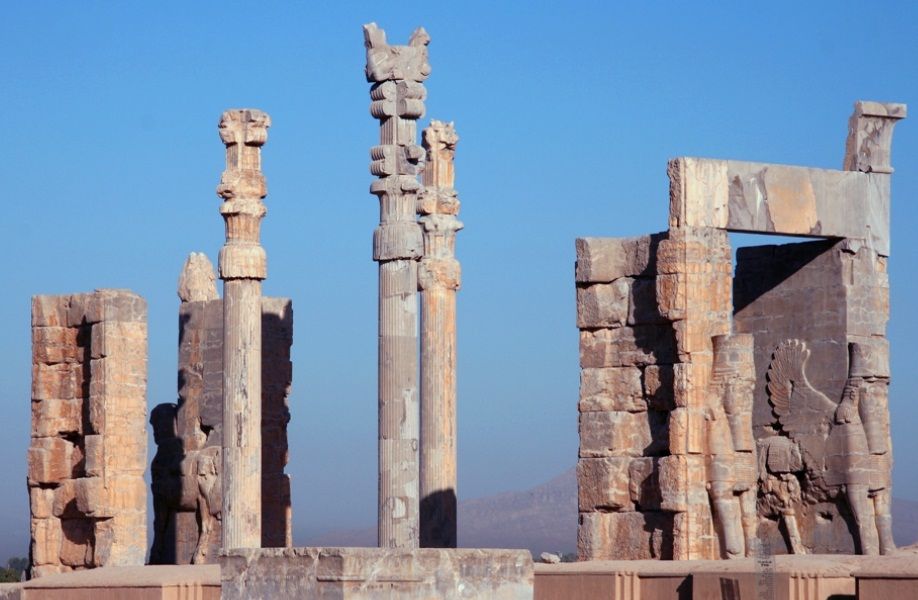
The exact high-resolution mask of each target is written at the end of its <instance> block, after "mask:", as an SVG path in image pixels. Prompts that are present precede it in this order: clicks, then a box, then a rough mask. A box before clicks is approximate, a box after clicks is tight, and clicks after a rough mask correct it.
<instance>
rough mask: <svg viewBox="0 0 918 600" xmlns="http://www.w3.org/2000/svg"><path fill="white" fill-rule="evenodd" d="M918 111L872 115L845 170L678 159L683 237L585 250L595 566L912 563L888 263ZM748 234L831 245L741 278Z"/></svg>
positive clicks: (587, 513) (585, 381)
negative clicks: (736, 237)
mask: <svg viewBox="0 0 918 600" xmlns="http://www.w3.org/2000/svg"><path fill="white" fill-rule="evenodd" d="M904 116H905V107H904V106H903V105H892V104H887V105H882V104H878V103H870V102H859V103H858V104H857V105H856V106H855V114H854V115H853V116H852V119H851V122H850V124H849V138H848V143H847V155H846V159H845V169H846V170H845V171H831V170H820V169H809V168H802V167H789V166H783V165H771V164H760V163H745V162H738V161H721V160H708V159H695V158H680V159H676V160H674V161H671V162H670V165H669V175H670V229H669V230H668V231H667V232H665V233H661V234H655V235H650V236H643V237H635V238H624V239H600V238H584V239H580V240H578V241H577V247H576V248H577V265H576V283H577V326H578V328H579V329H580V366H581V391H580V402H579V404H578V408H579V411H580V442H581V443H580V461H579V464H578V480H579V485H580V492H579V502H580V530H579V554H580V558H581V559H593V560H596V559H602V558H629V559H634V558H651V557H654V558H656V557H660V556H664V555H668V556H672V557H673V558H677V559H715V558H736V559H738V558H741V557H744V556H751V555H753V554H754V553H755V552H757V551H759V548H760V546H761V545H762V544H764V545H765V546H766V547H771V548H772V549H775V550H774V551H777V552H789V553H798V554H799V553H805V552H806V553H809V552H830V553H840V552H848V553H850V552H855V551H857V552H860V553H864V554H877V553H882V554H888V553H890V552H892V551H893V550H894V544H893V541H892V529H891V522H890V510H889V505H890V500H889V498H890V495H889V494H890V467H891V464H892V462H891V461H892V458H891V443H890V439H889V412H888V400H887V395H888V384H889V356H888V353H889V351H888V343H887V342H886V339H885V333H886V321H887V319H888V314H889V309H888V303H889V291H888V287H889V284H888V277H887V274H886V262H887V255H888V253H889V177H890V175H889V174H890V173H891V171H892V168H891V167H890V166H889V151H890V144H891V134H892V127H893V125H894V123H895V121H896V120H897V119H899V118H902V117H904ZM729 230H737V231H752V232H759V233H776V234H785V235H788V234H790V235H808V236H819V237H826V238H830V239H827V240H822V241H818V242H809V243H802V244H792V245H787V246H778V247H775V246H763V247H756V248H746V249H740V250H739V252H738V254H737V270H736V277H735V280H734V278H733V277H732V276H731V275H732V273H731V271H732V265H731V248H730V245H729V241H728V238H727V231H729ZM638 461H641V462H638ZM660 515H665V516H666V519H667V520H663V519H661V518H660ZM642 519H648V520H653V523H654V525H650V524H649V523H646V524H644V525H643V526H642V525H641V523H642ZM659 523H662V525H660V524H659ZM655 531H659V532H660V534H659V535H658V536H656V537H654V535H656V534H654V535H651V536H650V537H649V538H648V534H649V532H655ZM744 593H745V592H744Z"/></svg>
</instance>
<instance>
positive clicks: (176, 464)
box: [150, 253, 293, 564]
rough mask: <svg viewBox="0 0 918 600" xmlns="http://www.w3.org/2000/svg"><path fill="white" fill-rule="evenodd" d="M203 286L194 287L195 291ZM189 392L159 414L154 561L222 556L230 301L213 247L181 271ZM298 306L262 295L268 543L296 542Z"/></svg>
mask: <svg viewBox="0 0 918 600" xmlns="http://www.w3.org/2000/svg"><path fill="white" fill-rule="evenodd" d="M194 289H197V290H199V291H198V292H197V293H191V292H189V290H194ZM179 297H180V299H181V300H182V303H181V305H180V307H179V369H178V373H179V375H178V378H179V390H178V391H179V399H178V403H177V404H174V403H165V404H160V405H159V406H157V407H156V408H154V409H153V413H152V414H151V418H150V421H151V423H152V424H153V429H154V433H155V435H156V439H157V448H158V449H157V454H156V457H155V458H154V459H153V465H152V469H151V470H152V479H153V482H152V487H153V507H154V513H155V518H154V527H153V533H154V538H153V546H152V548H151V550H150V563H152V564H188V563H191V562H195V563H201V562H216V559H217V555H218V552H219V549H220V541H221V539H222V521H221V519H222V498H221V492H222V483H221V477H220V473H221V472H222V464H221V461H220V448H221V444H222V431H223V301H222V300H220V299H219V298H218V297H217V291H216V287H215V286H214V273H213V267H212V266H211V264H210V261H208V260H207V258H206V256H205V255H203V254H194V253H193V254H192V255H191V256H190V257H189V260H188V261H187V262H186V263H185V268H184V269H183V271H182V277H181V278H180V280H179ZM292 343H293V309H292V305H291V302H290V300H289V299H286V298H263V299H262V352H263V353H262V359H261V360H262V367H261V368H262V397H261V404H262V422H261V433H262V497H263V500H262V545H263V546H265V547H283V546H290V545H291V544H292V535H291V500H290V478H289V476H288V475H286V474H285V473H284V467H285V466H286V464H287V423H288V422H289V420H290V411H289V407H288V403H287V396H288V394H289V390H290V382H291V375H292V369H291V366H292V365H291V362H290V348H291V345H292Z"/></svg>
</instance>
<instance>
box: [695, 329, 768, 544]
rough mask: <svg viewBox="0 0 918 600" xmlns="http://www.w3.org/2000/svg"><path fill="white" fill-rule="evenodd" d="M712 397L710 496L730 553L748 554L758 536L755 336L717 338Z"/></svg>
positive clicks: (709, 419) (708, 414) (708, 426)
mask: <svg viewBox="0 0 918 600" xmlns="http://www.w3.org/2000/svg"><path fill="white" fill-rule="evenodd" d="M712 341H713V348H714V369H713V370H714V372H713V379H712V386H711V387H712V398H711V401H710V406H709V407H708V410H707V412H706V419H705V421H706V431H707V452H708V453H707V457H708V465H707V471H708V481H707V488H708V495H709V497H710V499H711V508H712V515H713V517H714V519H715V522H716V523H717V526H718V528H719V530H720V532H721V536H722V540H721V546H722V548H723V553H724V554H725V555H726V557H727V558H741V557H743V556H750V555H751V554H752V551H753V548H754V542H755V540H756V524H757V517H756V506H755V496H756V477H755V453H754V449H755V445H754V443H753V441H752V426H751V415H752V386H753V385H754V382H755V376H754V371H753V364H752V337H751V336H749V335H719V336H714V338H713V340H712Z"/></svg>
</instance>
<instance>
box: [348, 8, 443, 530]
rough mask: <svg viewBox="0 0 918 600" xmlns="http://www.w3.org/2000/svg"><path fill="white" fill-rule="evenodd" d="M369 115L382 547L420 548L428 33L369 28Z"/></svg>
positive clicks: (365, 33)
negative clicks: (373, 133) (401, 37)
mask: <svg viewBox="0 0 918 600" xmlns="http://www.w3.org/2000/svg"><path fill="white" fill-rule="evenodd" d="M363 31H364V40H365V45H366V49H367V66H366V76H367V81H369V82H371V83H373V87H372V88H371V89H370V98H371V99H372V102H371V104H370V114H371V115H373V117H374V118H376V119H379V121H380V142H379V145H378V146H374V147H373V149H372V150H371V151H370V155H371V159H372V162H371V163H370V172H371V173H372V174H373V175H376V176H377V177H379V179H378V180H377V181H374V182H373V184H372V185H371V186H370V193H372V194H375V195H376V196H378V197H379V221H380V223H379V227H378V228H377V229H376V231H375V232H374V235H373V260H375V261H378V262H379V520H378V525H379V538H378V542H379V546H380V547H388V548H416V547H417V546H418V437H419V425H418V374H417V369H418V362H417V361H418V359H417V348H418V346H417V344H418V325H417V318H418V304H417V291H418V282H417V260H418V258H420V256H421V230H420V227H419V226H418V224H417V221H416V220H415V212H416V204H417V194H418V188H419V187H420V185H419V183H418V180H417V175H418V172H419V170H420V167H419V162H420V160H421V158H422V156H423V149H422V148H421V147H420V146H418V145H417V144H416V143H415V140H416V137H417V123H416V120H417V119H418V118H419V117H421V116H422V115H423V114H424V97H425V94H426V91H425V89H424V86H423V85H422V84H421V82H422V81H424V80H425V79H426V78H427V75H428V74H429V73H430V65H429V64H428V63H427V44H428V42H429V41H430V38H429V37H428V36H427V33H426V32H425V31H424V30H423V29H418V30H416V31H415V32H414V33H413V34H412V36H411V39H410V41H409V45H408V46H389V45H388V44H386V34H385V32H384V31H383V30H382V29H380V28H378V27H377V26H376V24H375V23H370V24H369V25H365V26H364V28H363Z"/></svg>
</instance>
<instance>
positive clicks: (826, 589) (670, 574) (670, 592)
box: [534, 554, 918, 600]
mask: <svg viewBox="0 0 918 600" xmlns="http://www.w3.org/2000/svg"><path fill="white" fill-rule="evenodd" d="M916 583H918V560H916V558H915V556H914V555H913V554H912V555H907V556H901V557H900V556H895V557H883V559H882V560H878V559H876V558H871V557H866V556H851V555H836V556H761V557H757V558H741V559H737V560H731V561H715V560H691V561H658V560H596V561H589V562H575V563H560V564H540V563H536V564H535V585H534V592H535V594H534V596H535V600H552V599H554V598H565V599H566V600H592V599H593V598H612V599H615V600H647V599H657V598H660V599H663V598H666V599H669V598H679V599H680V600H693V599H694V600H709V599H714V598H716V599H719V600H726V599H739V600H743V599H746V598H752V599H755V600H757V599H759V598H769V599H771V598H775V599H782V600H836V599H840V598H854V597H855V595H856V597H857V598H858V599H861V598H872V599H875V600H880V599H881V598H882V599H883V600H889V599H892V598H911V597H913V596H912V595H908V594H907V593H906V594H903V595H896V594H895V593H893V594H888V595H885V596H875V595H865V592H867V593H871V594H872V593H875V592H876V591H880V590H884V589H885V590H886V591H900V590H901V591H902V592H908V591H911V590H914V589H916V588H915V585H916Z"/></svg>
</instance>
